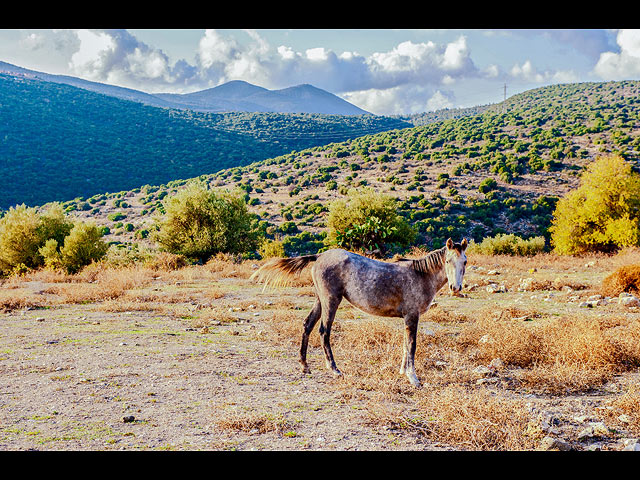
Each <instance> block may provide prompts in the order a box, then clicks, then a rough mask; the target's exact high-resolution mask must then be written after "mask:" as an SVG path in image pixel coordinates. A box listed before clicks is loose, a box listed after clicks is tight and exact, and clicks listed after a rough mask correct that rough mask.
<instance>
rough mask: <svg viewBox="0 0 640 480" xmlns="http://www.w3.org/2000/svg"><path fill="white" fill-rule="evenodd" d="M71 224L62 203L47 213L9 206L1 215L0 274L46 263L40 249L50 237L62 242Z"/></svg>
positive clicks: (37, 266)
mask: <svg viewBox="0 0 640 480" xmlns="http://www.w3.org/2000/svg"><path fill="white" fill-rule="evenodd" d="M72 226H73V224H72V223H71V222H70V221H68V220H67V219H66V217H65V216H64V213H63V211H62V207H61V206H60V205H59V204H54V205H52V206H51V207H49V209H48V210H47V211H45V212H44V213H38V211H37V210H36V209H35V208H30V207H27V206H25V205H19V206H16V207H15V208H13V207H12V208H10V209H9V210H8V211H7V212H6V214H5V215H4V217H2V218H1V219H0V275H8V274H11V273H13V272H14V271H15V270H16V268H19V269H20V270H21V271H24V270H25V269H27V270H29V269H35V268H39V267H41V266H43V265H44V258H43V257H42V254H41V253H40V252H39V250H40V249H41V248H42V247H44V245H45V243H46V242H47V240H49V239H54V240H55V241H56V242H57V243H58V244H61V243H62V242H63V241H64V238H65V237H66V236H67V235H68V234H69V232H70V231H71V228H72Z"/></svg>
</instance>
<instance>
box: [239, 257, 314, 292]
mask: <svg viewBox="0 0 640 480" xmlns="http://www.w3.org/2000/svg"><path fill="white" fill-rule="evenodd" d="M319 256H320V255H303V256H301V257H292V258H277V259H275V260H271V261H269V262H267V263H265V264H264V265H263V266H262V267H260V268H259V269H258V270H256V271H255V272H254V273H253V274H252V275H251V280H256V281H258V282H260V283H261V282H264V288H267V285H271V286H285V285H287V284H288V283H289V281H291V280H292V279H293V278H294V277H295V276H296V275H298V274H299V273H300V272H301V271H302V270H303V269H304V267H306V266H307V265H308V264H309V263H311V262H315V261H316V260H317V259H318V257H319Z"/></svg>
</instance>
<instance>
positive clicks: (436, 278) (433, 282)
mask: <svg viewBox="0 0 640 480" xmlns="http://www.w3.org/2000/svg"><path fill="white" fill-rule="evenodd" d="M438 253H440V258H439V261H438V263H437V264H435V265H434V266H435V267H436V268H433V269H432V270H431V274H430V275H425V276H424V277H423V279H424V282H425V285H424V286H425V293H426V294H427V295H435V294H436V292H438V291H439V290H440V289H441V288H442V287H443V286H444V285H445V283H447V273H446V271H445V268H444V265H445V258H444V252H442V253H441V252H438Z"/></svg>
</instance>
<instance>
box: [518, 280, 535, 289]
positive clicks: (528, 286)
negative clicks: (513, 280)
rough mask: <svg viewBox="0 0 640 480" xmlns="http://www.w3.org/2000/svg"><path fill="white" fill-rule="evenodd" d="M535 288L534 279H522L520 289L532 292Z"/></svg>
mask: <svg viewBox="0 0 640 480" xmlns="http://www.w3.org/2000/svg"><path fill="white" fill-rule="evenodd" d="M532 287H533V278H531V277H529V278H521V279H520V287H519V289H520V290H522V291H525V292H526V291H527V290H531V289H532Z"/></svg>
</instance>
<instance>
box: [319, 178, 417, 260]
mask: <svg viewBox="0 0 640 480" xmlns="http://www.w3.org/2000/svg"><path fill="white" fill-rule="evenodd" d="M327 227H328V234H327V243H328V244H329V245H333V246H337V247H342V248H346V249H350V250H368V251H373V250H380V252H381V253H382V252H384V251H386V250H387V249H388V248H389V247H390V246H391V245H392V244H397V245H399V246H403V247H407V246H409V245H410V244H411V243H412V242H413V241H414V240H415V237H416V232H415V230H413V229H412V228H411V226H410V225H409V224H408V223H407V221H406V220H405V219H404V218H403V217H402V216H400V215H398V211H397V206H396V200H395V199H394V198H393V197H390V196H387V195H383V194H380V193H376V192H375V191H374V190H372V189H371V188H365V189H363V190H360V191H358V190H350V191H349V193H348V198H347V199H346V200H345V199H338V200H335V201H334V202H332V203H331V205H330V206H329V216H328V218H327Z"/></svg>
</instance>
